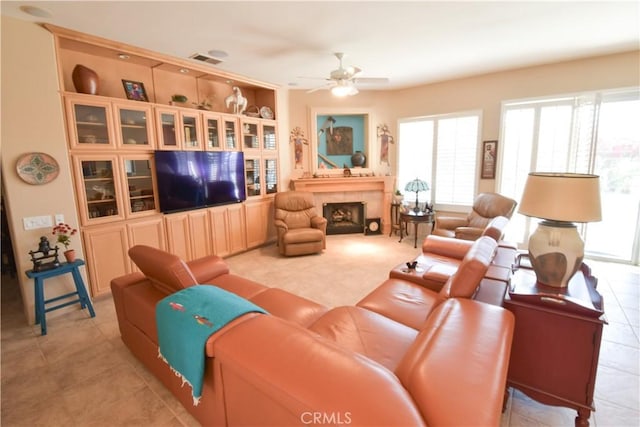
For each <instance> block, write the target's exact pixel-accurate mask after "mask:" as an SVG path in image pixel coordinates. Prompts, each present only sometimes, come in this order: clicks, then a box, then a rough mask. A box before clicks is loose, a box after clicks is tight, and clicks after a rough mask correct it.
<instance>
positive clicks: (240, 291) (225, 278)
mask: <svg viewBox="0 0 640 427" xmlns="http://www.w3.org/2000/svg"><path fill="white" fill-rule="evenodd" d="M205 284H207V285H215V286H218V287H220V288H222V289H224V290H225V291H229V292H233V293H234V294H236V295H238V296H241V297H242V298H246V299H252V298H253V297H255V296H256V295H258V294H259V293H260V292H264V290H265V289H267V287H266V286H265V285H262V284H260V283H258V282H254V281H253V280H250V279H245V278H244V277H240V276H236V275H235V274H221V275H220V276H216V277H214V278H213V279H211V280H209V281H208V282H206V283H205Z"/></svg>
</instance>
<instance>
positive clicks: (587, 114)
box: [497, 89, 640, 262]
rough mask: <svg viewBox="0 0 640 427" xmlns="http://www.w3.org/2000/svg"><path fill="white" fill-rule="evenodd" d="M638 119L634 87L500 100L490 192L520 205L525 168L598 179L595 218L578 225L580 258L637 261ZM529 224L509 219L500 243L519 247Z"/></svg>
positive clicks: (517, 217)
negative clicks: (496, 155)
mask: <svg viewBox="0 0 640 427" xmlns="http://www.w3.org/2000/svg"><path fill="white" fill-rule="evenodd" d="M639 116H640V91H639V90H638V89H631V90H621V91H608V92H601V93H588V94H579V95H571V96H566V97H556V98H554V99H543V100H530V101H527V100H525V101H517V102H507V103H505V104H504V105H503V110H502V136H501V139H502V144H501V146H500V147H499V149H500V150H501V153H500V157H501V159H500V162H499V165H501V168H500V170H499V172H498V189H497V190H498V192H500V193H502V194H504V195H506V196H509V197H512V198H514V199H515V200H520V199H521V197H522V190H523V188H524V184H525V182H526V179H527V174H528V173H529V172H531V171H536V172H577V173H594V174H596V175H600V191H601V202H602V210H603V212H602V215H603V221H602V222H599V223H592V224H586V225H583V226H582V227H579V229H581V232H582V235H583V238H584V239H585V244H586V246H585V248H586V251H587V254H589V255H590V256H592V257H593V256H597V257H600V258H604V259H616V260H626V261H633V260H635V262H637V260H638V229H639V227H638V209H639V206H638V202H637V200H638V198H639V197H640V172H639V171H640V124H638V120H637V117H639ZM536 224H537V220H535V219H533V221H532V219H531V218H526V217H524V216H522V215H519V214H514V216H513V218H512V220H511V223H510V225H509V228H508V230H507V234H506V236H505V238H506V239H508V240H512V241H515V242H518V243H522V244H524V242H526V241H527V240H528V238H529V235H530V234H531V232H532V231H533V229H534V228H535V225H536ZM612 236H615V238H613V239H612V238H611V237H612Z"/></svg>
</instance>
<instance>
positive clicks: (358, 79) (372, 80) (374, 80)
mask: <svg viewBox="0 0 640 427" xmlns="http://www.w3.org/2000/svg"><path fill="white" fill-rule="evenodd" d="M353 82H354V83H364V84H381V83H389V79H388V78H386V77H356V78H354V79H353Z"/></svg>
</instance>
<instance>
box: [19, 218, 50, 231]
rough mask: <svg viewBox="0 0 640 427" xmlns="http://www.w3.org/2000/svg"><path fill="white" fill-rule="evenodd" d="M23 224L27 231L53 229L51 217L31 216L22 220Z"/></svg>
mask: <svg viewBox="0 0 640 427" xmlns="http://www.w3.org/2000/svg"><path fill="white" fill-rule="evenodd" d="M22 224H23V225H24V229H25V230H35V229H37V228H49V227H53V222H52V221H51V215H41V216H30V217H26V218H22Z"/></svg>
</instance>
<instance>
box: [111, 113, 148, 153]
mask: <svg viewBox="0 0 640 427" xmlns="http://www.w3.org/2000/svg"><path fill="white" fill-rule="evenodd" d="M115 109H116V115H117V117H116V119H117V124H118V137H119V145H120V147H122V148H131V149H136V148H142V149H149V148H152V147H153V145H154V144H153V137H152V135H151V129H152V126H151V122H150V118H151V114H150V113H151V108H150V107H148V108H143V109H136V108H129V107H126V108H125V107H121V106H118V105H116V106H115Z"/></svg>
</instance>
